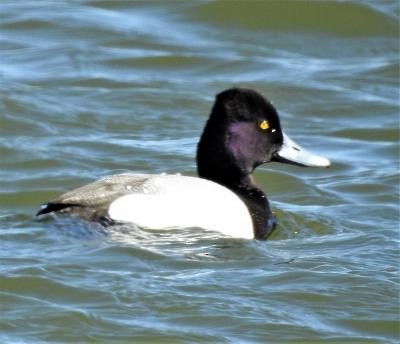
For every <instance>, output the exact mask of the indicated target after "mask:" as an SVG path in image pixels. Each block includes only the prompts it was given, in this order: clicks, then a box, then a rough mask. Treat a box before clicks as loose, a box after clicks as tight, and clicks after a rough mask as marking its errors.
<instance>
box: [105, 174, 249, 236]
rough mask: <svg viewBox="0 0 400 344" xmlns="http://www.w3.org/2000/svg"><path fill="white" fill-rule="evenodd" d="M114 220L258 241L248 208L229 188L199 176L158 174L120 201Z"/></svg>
mask: <svg viewBox="0 0 400 344" xmlns="http://www.w3.org/2000/svg"><path fill="white" fill-rule="evenodd" d="M109 214H110V216H111V218H112V219H114V220H117V221H123V222H132V223H135V224H137V225H138V226H140V227H142V228H153V229H171V228H188V227H200V228H203V229H207V230H213V231H217V232H220V233H223V234H225V235H229V236H232V237H236V238H245V239H252V238H254V232H253V224H252V220H251V217H250V214H249V211H248V209H247V207H246V205H245V204H244V203H243V202H242V201H241V200H240V198H239V197H238V196H236V194H234V193H233V192H232V191H230V190H228V189H227V188H225V187H223V186H221V185H219V184H217V183H213V182H210V181H208V180H205V179H201V178H196V177H186V176H179V175H155V176H154V177H153V178H151V179H150V180H148V181H146V182H145V183H144V184H143V187H142V190H141V192H140V193H132V194H128V195H125V196H123V197H120V198H118V199H116V200H115V201H114V202H112V203H111V205H110V207H109Z"/></svg>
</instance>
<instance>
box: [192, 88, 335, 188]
mask: <svg viewBox="0 0 400 344" xmlns="http://www.w3.org/2000/svg"><path fill="white" fill-rule="evenodd" d="M269 161H280V162H284V163H291V164H296V165H300V166H316V167H328V166H329V165H330V162H329V160H327V159H325V158H323V157H320V156H317V155H314V154H312V153H310V152H308V151H306V150H304V149H303V148H301V147H300V146H299V145H297V144H296V143H295V142H293V141H292V140H291V139H290V138H289V137H288V136H287V135H285V134H284V133H283V131H282V128H281V124H280V121H279V116H278V113H277V111H276V109H275V107H274V106H273V105H272V104H271V102H269V101H268V100H267V99H265V98H264V97H263V96H262V95H260V94H259V93H257V92H255V91H253V90H250V89H243V88H232V89H228V90H226V91H223V92H221V93H219V94H218V95H217V97H216V100H215V103H214V106H213V108H212V111H211V114H210V117H209V119H208V121H207V123H206V126H205V128H204V131H203V134H202V136H201V139H200V142H199V145H198V150H197V166H198V172H199V176H200V177H203V178H207V179H211V180H215V181H217V182H220V183H223V184H229V183H234V182H235V180H238V178H239V179H241V178H243V176H246V175H249V174H251V173H252V172H253V170H254V169H255V168H256V167H257V166H258V165H260V164H263V163H267V162H269ZM224 181H225V182H224Z"/></svg>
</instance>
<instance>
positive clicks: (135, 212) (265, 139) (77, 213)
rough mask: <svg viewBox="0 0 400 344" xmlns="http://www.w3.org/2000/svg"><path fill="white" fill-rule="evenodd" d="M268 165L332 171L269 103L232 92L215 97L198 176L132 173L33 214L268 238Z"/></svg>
mask: <svg viewBox="0 0 400 344" xmlns="http://www.w3.org/2000/svg"><path fill="white" fill-rule="evenodd" d="M271 161H274V162H281V163H289V164H294V165H298V166H302V167H305V166H309V167H329V166H330V161H329V160H328V159H327V158H325V157H322V156H319V155H316V154H313V153H311V152H310V151H308V150H305V149H303V148H301V147H300V146H299V145H298V144H297V143H295V142H294V141H293V140H291V139H290V138H289V137H288V136H287V135H286V134H285V133H284V132H283V131H282V128H281V123H280V119H279V115H278V112H277V110H276V109H275V107H274V106H273V104H272V103H271V101H269V100H268V99H267V98H266V97H264V96H263V95H261V94H260V93H259V92H257V91H255V90H253V89H248V88H240V87H234V88H230V89H227V90H224V91H222V92H220V93H218V94H217V95H216V96H215V101H214V104H213V106H212V109H211V113H210V115H209V117H208V120H207V121H206V123H205V126H204V129H203V132H202V134H201V136H200V140H199V142H198V145H197V152H196V163H197V175H198V176H197V177H196V176H184V175H180V174H145V173H133V172H129V173H122V174H116V175H111V176H106V177H104V178H101V179H100V180H97V181H94V182H92V183H90V184H87V185H85V186H82V187H79V188H76V189H74V190H72V191H69V192H66V193H64V194H62V195H60V196H59V197H57V198H55V199H53V200H51V201H49V202H47V203H45V204H42V206H41V207H40V209H39V211H38V212H37V214H36V215H37V216H44V215H47V216H48V215H49V214H54V215H64V214H65V215H69V216H74V217H78V218H80V219H82V220H86V221H93V222H97V223H100V224H101V225H102V226H114V225H116V224H134V225H136V226H138V227H140V228H144V229H146V228H150V229H157V230H168V229H177V228H190V229H193V231H195V232H198V231H199V230H206V231H213V232H216V233H218V234H221V235H226V236H230V237H234V238H242V239H259V240H265V239H267V238H268V237H269V235H270V234H271V232H272V231H273V229H274V228H275V227H276V224H277V220H276V217H275V215H274V214H273V212H272V210H271V206H270V203H269V201H268V198H267V195H266V193H265V192H264V191H263V190H262V189H261V188H260V187H258V186H257V184H256V182H255V181H254V178H253V176H252V173H253V172H254V170H255V169H256V168H257V167H258V166H260V165H262V164H265V163H268V162H271ZM133 227H134V226H133Z"/></svg>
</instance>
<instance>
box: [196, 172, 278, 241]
mask: <svg viewBox="0 0 400 344" xmlns="http://www.w3.org/2000/svg"><path fill="white" fill-rule="evenodd" d="M201 172H203V173H201ZM222 176H223V178H222ZM222 176H221V173H219V174H218V173H206V172H205V171H203V170H202V169H199V177H201V178H205V179H208V180H211V181H213V182H216V183H218V184H221V185H223V186H225V187H227V188H228V189H230V190H231V191H233V192H234V193H235V194H236V195H237V196H239V197H240V199H241V200H242V201H243V202H244V203H245V205H246V207H247V209H248V210H249V213H250V216H251V219H252V221H253V228H254V237H255V238H256V239H261V240H263V239H266V238H267V237H268V235H269V234H270V233H271V232H272V230H273V229H274V227H275V223H276V221H275V216H274V215H273V214H272V212H271V208H270V205H269V202H268V199H267V196H266V195H265V193H264V192H263V191H262V190H261V189H260V188H258V187H257V186H256V184H255V183H254V181H253V178H252V177H251V175H249V174H241V173H240V172H238V171H232V172H231V173H230V174H227V175H226V174H222ZM235 177H236V178H235Z"/></svg>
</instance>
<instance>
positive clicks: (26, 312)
mask: <svg viewBox="0 0 400 344" xmlns="http://www.w3.org/2000/svg"><path fill="white" fill-rule="evenodd" d="M0 9H1V10H0V13H1V15H2V19H1V21H0V25H1V30H0V40H1V49H2V51H1V56H0V80H1V82H0V88H1V102H0V104H1V105H0V109H1V115H0V133H1V135H0V156H1V159H0V164H1V168H0V178H1V183H0V192H1V197H0V205H1V207H0V208H1V211H0V228H1V230H0V235H1V241H0V242H1V253H2V268H1V273H0V290H1V301H0V302H1V305H2V307H1V315H2V316H1V317H0V322H1V328H2V334H1V337H0V338H1V340H0V341H4V342H10V343H11V342H21V341H22V342H24V341H29V342H31V341H46V342H68V341H76V340H80V341H110V340H111V341H121V342H131V341H135V342H152V343H153V342H166V341H171V342H182V341H183V342H187V341H194V342H265V340H266V338H268V340H269V341H271V342H287V343H289V342H293V341H307V342H309V341H315V342H332V343H336V342H352V343H358V342H362V343H378V342H379V343H395V342H397V341H398V339H399V327H398V320H399V315H398V314H399V313H398V306H399V298H398V290H399V279H398V272H399V271H398V270H399V269H398V261H399V249H398V243H399V240H398V239H399V233H398V229H399V203H398V199H399V181H400V180H399V172H398V171H399V145H398V142H399V131H398V127H399V117H398V114H399V93H398V91H399V62H398V56H399V43H398V35H399V22H398V13H399V4H398V2H396V1H393V2H390V1H387V2H375V1H362V2H357V1H340V2H336V1H326V2H317V1H315V2H313V1H311V2H302V1H296V2H286V1H280V2H278V1H259V2H250V3H249V2H241V1H237V2H224V1H212V2H209V1H202V2H126V1H74V2H70V1H57V2H55V1H42V2H40V3H37V2H31V1H19V2H14V1H3V2H2V3H1V4H0ZM237 85H240V86H245V87H251V88H255V89H257V90H258V91H260V92H261V93H263V94H264V95H266V96H267V97H268V98H270V99H271V100H272V101H273V103H274V104H275V106H276V107H277V109H278V111H279V113H280V116H281V122H282V126H283V128H284V130H285V131H286V132H287V133H288V134H289V135H290V136H291V137H293V138H294V139H295V140H296V141H297V142H299V143H301V145H302V146H304V147H305V148H309V149H310V150H313V151H315V152H317V153H319V154H321V155H324V156H327V157H329V158H330V160H331V161H332V167H331V168H329V169H326V170H321V169H302V168H299V167H296V166H288V165H280V164H276V163H271V164H268V165H266V166H264V167H262V168H259V169H258V171H257V172H256V173H255V178H256V180H257V182H258V183H259V185H260V186H261V187H262V188H263V189H264V190H265V191H266V192H267V194H268V197H269V198H270V200H271V204H272V206H273V209H274V211H275V212H276V213H277V216H278V221H279V224H278V227H277V229H276V231H275V232H274V234H273V235H272V237H271V240H269V241H268V242H258V241H254V240H251V241H248V240H247V241H246V240H237V239H236V240H234V239H231V238H221V237H218V236H216V234H215V233H212V232H206V231H203V230H200V229H181V230H179V229H173V230H171V231H170V232H168V233H165V232H160V231H152V230H147V231H144V230H141V229H139V228H134V227H132V226H119V227H118V226H117V227H113V228H110V229H107V230H105V229H103V228H100V227H97V226H94V225H91V224H87V223H82V222H78V221H76V220H73V219H68V218H61V219H60V218H59V219H46V220H37V219H34V218H33V214H34V213H35V212H36V210H37V208H38V206H39V204H41V203H43V202H45V201H47V200H49V199H51V198H53V197H55V196H56V195H58V194H60V193H62V192H65V191H66V190H69V189H72V188H73V187H76V186H80V185H82V184H84V183H87V182H90V181H92V180H94V179H95V178H98V177H101V176H105V175H108V174H111V173H120V172H124V171H128V170H130V171H132V170H134V171H138V172H146V173H161V172H171V173H175V172H181V173H184V174H187V175H195V173H196V168H195V162H194V155H195V151H196V143H197V140H198V137H199V135H200V133H201V131H202V128H203V125H204V122H205V120H206V118H207V115H208V113H209V111H210V107H211V105H212V103H213V97H214V95H215V94H216V93H217V92H219V91H221V90H223V89H226V88H228V87H231V86H237Z"/></svg>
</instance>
